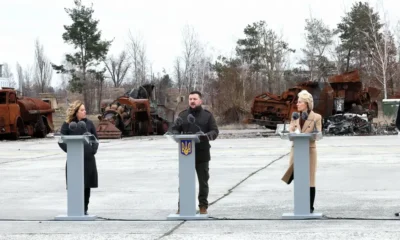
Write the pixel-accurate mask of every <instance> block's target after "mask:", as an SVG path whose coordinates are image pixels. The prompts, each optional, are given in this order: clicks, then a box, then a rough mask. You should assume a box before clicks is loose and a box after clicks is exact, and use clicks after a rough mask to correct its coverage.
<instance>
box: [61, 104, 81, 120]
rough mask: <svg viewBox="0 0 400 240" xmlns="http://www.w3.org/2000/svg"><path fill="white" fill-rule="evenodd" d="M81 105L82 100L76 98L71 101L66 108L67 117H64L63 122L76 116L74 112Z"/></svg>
mask: <svg viewBox="0 0 400 240" xmlns="http://www.w3.org/2000/svg"><path fill="white" fill-rule="evenodd" d="M82 105H83V102H82V101H80V100H76V101H74V102H73V103H71V104H70V105H69V107H68V109H67V117H66V118H65V122H67V123H70V122H72V120H73V119H74V118H75V117H76V113H77V112H78V110H79V108H80V107H81V106H82Z"/></svg>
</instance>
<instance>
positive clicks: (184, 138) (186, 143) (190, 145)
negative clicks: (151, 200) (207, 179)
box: [166, 134, 208, 220]
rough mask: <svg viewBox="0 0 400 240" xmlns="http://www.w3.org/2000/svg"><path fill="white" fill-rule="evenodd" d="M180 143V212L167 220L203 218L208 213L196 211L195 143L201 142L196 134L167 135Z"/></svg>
mask: <svg viewBox="0 0 400 240" xmlns="http://www.w3.org/2000/svg"><path fill="white" fill-rule="evenodd" d="M166 136H167V137H168V138H170V139H173V140H174V141H175V142H176V143H178V149H179V152H178V154H179V205H180V212H179V214H170V215H169V216H168V217H167V220H201V219H207V218H208V214H197V213H196V166H195V153H196V148H195V143H197V142H200V139H199V136H198V135H196V134H182V135H166Z"/></svg>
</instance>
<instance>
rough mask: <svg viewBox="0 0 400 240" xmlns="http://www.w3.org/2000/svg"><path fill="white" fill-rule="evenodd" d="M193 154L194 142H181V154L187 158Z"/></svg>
mask: <svg viewBox="0 0 400 240" xmlns="http://www.w3.org/2000/svg"><path fill="white" fill-rule="evenodd" d="M191 153H192V140H181V154H183V155H185V156H187V155H189V154H191Z"/></svg>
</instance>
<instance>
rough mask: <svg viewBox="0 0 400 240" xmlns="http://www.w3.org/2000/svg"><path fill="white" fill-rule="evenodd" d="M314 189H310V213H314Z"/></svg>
mask: <svg viewBox="0 0 400 240" xmlns="http://www.w3.org/2000/svg"><path fill="white" fill-rule="evenodd" d="M314 200H315V187H310V213H313V212H314Z"/></svg>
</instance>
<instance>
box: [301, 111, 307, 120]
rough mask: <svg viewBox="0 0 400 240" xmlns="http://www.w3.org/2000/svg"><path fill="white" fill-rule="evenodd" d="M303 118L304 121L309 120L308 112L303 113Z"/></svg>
mask: <svg viewBox="0 0 400 240" xmlns="http://www.w3.org/2000/svg"><path fill="white" fill-rule="evenodd" d="M301 118H302V119H303V120H307V118H308V113H307V112H302V113H301Z"/></svg>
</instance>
